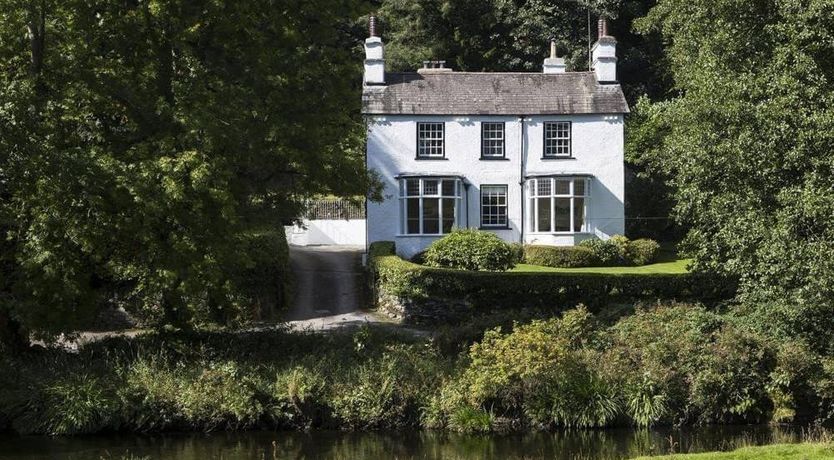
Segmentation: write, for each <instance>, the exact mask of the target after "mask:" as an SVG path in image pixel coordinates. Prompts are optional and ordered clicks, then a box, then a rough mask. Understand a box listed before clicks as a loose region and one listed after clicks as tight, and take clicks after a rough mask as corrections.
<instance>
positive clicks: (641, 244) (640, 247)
mask: <svg viewBox="0 0 834 460" xmlns="http://www.w3.org/2000/svg"><path fill="white" fill-rule="evenodd" d="M659 252H660V245H659V244H658V243H657V241H655V240H650V239H648V238H641V239H639V240H633V241H631V242H630V243H629V245H628V254H629V258H630V259H631V263H633V264H634V265H647V264H650V263H652V262H654V261H655V259H657V254H658V253H659Z"/></svg>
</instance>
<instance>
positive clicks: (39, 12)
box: [27, 0, 46, 77]
mask: <svg viewBox="0 0 834 460" xmlns="http://www.w3.org/2000/svg"><path fill="white" fill-rule="evenodd" d="M27 29H28V31H29V48H30V52H31V56H30V61H29V73H30V74H31V75H32V77H37V76H39V75H40V74H41V71H42V70H43V55H44V43H45V38H46V2H45V1H44V0H41V1H40V2H32V3H30V4H29V23H28V25H27Z"/></svg>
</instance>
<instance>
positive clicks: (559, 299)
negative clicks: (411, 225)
mask: <svg viewBox="0 0 834 460" xmlns="http://www.w3.org/2000/svg"><path fill="white" fill-rule="evenodd" d="M394 249H395V247H394V244H393V243H392V242H379V243H373V244H371V247H370V251H369V252H370V256H371V257H370V268H371V272H372V277H373V279H372V282H373V285H374V286H373V287H374V289H375V290H376V293H377V298H379V295H380V294H387V295H390V296H394V297H396V298H398V299H401V300H403V301H405V302H404V303H409V304H420V303H424V302H426V301H430V302H436V301H440V300H445V301H449V302H450V303H459V302H461V301H462V302H465V303H466V304H467V305H469V306H470V307H471V308H473V309H494V308H501V309H504V308H527V307H531V308H554V307H559V308H562V307H573V306H575V305H577V304H579V303H582V304H585V305H588V306H589V307H595V306H602V305H605V304H606V303H607V302H610V301H612V300H618V299H623V300H624V299H653V300H654V299H695V300H700V301H706V302H711V301H718V300H722V299H727V298H730V297H732V296H733V295H734V294H735V289H736V283H735V282H733V281H730V280H726V279H719V278H716V277H712V276H708V275H703V274H697V273H668V274H665V273H664V274H643V273H640V274H635V273H628V274H619V273H617V274H608V273H559V272H474V271H464V270H452V269H445V268H433V267H426V266H422V265H417V264H414V263H411V262H408V261H405V260H403V259H401V258H400V257H398V256H396V255H395V251H394Z"/></svg>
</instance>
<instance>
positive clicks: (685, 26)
mask: <svg viewBox="0 0 834 460" xmlns="http://www.w3.org/2000/svg"><path fill="white" fill-rule="evenodd" d="M832 14H834V2H831V1H827V0H787V1H774V0H762V1H755V2H748V1H738V0H718V1H714V0H709V1H707V0H694V1H691V0H660V1H659V2H658V4H657V6H656V7H655V8H653V9H652V10H651V12H650V13H649V15H648V16H647V17H646V18H645V19H643V20H641V22H640V23H639V25H640V27H641V29H642V30H645V31H655V32H659V33H661V34H662V35H663V37H664V39H665V40H666V42H667V44H668V45H667V48H666V50H667V56H668V59H669V62H670V65H671V70H672V75H673V78H674V84H675V88H676V90H677V91H678V92H679V97H677V98H675V99H673V100H671V101H668V102H666V103H664V104H663V107H661V108H660V110H662V115H661V116H660V117H662V119H663V120H664V121H663V123H658V124H655V125H654V126H655V127H657V128H660V129H663V130H667V132H665V133H663V134H662V135H660V136H659V139H661V140H660V141H659V145H658V146H657V147H658V148H653V149H647V150H645V151H644V152H643V153H642V159H641V161H644V162H646V163H647V164H651V165H652V166H653V168H655V170H656V171H659V172H660V173H661V174H664V175H666V176H667V177H669V178H670V182H669V183H670V185H671V186H672V188H673V190H674V198H675V201H676V203H677V205H676V212H677V214H678V215H679V216H680V218H681V219H682V220H683V221H684V222H686V223H687V224H688V225H691V231H690V232H689V234H688V237H687V242H688V244H689V246H690V248H691V249H692V251H693V252H694V254H695V255H696V258H697V266H698V267H699V268H701V269H704V270H710V271H714V272H722V273H726V274H729V275H733V276H738V277H740V279H741V281H742V294H741V300H743V301H745V302H746V303H747V305H748V308H749V309H752V310H754V313H755V314H759V315H761V318H762V322H761V324H763V325H764V327H766V328H769V329H770V330H771V332H774V333H777V334H781V335H782V336H796V335H798V336H800V337H804V338H806V339H807V340H808V341H809V342H810V343H811V344H812V345H813V346H815V347H816V348H817V349H819V350H828V351H832V350H834V340H832V336H831V334H830V331H831V327H832V322H831V318H832V317H834V220H832V218H831V216H832V215H834V175H832V168H834V156H832V145H834V111H833V110H832V106H834V104H833V103H834V85H832V83H834V81H833V80H834V40H832V37H834V24H832V23H831V21H829V20H828V19H827V18H830V17H832ZM654 119H655V120H657V119H658V117H655V118H654ZM756 312H758V313H756Z"/></svg>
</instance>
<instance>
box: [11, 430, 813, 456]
mask: <svg viewBox="0 0 834 460" xmlns="http://www.w3.org/2000/svg"><path fill="white" fill-rule="evenodd" d="M798 440H799V431H798V430H797V429H795V428H774V427H767V426H730V427H727V426H724V427H705V428H697V429H693V428H689V429H685V430H674V429H653V430H632V429H608V430H575V431H558V432H553V433H531V434H524V435H505V436H497V435H491V436H468V435H455V434H448V433H438V432H425V431H423V432H419V431H418V432H411V433H341V432H328V431H314V432H311V433H295V432H271V431H254V432H245V433H214V434H206V435H204V434H164V435H162V434H159V435H107V436H101V435H99V436H85V437H55V438H46V437H18V436H12V435H5V436H3V437H0V459H53V458H64V459H70V460H75V459H78V460H81V459H84V460H87V459H99V458H104V459H122V458H152V459H166V460H167V459H178V460H198V459H199V460H202V459H210V458H211V459H215V458H216V459H226V460H238V459H264V460H270V459H288V458H292V459H333V460H341V459H345V460H347V459H350V460H353V459H538V458H548V459H577V460H579V459H582V460H584V459H587V460H592V459H593V460H613V459H624V458H632V457H636V456H640V455H650V454H663V453H670V452H703V451H710V450H729V449H733V448H735V447H737V446H740V445H756V444H769V443H773V442H796V441H798Z"/></svg>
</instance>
